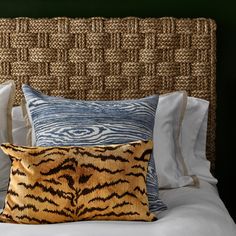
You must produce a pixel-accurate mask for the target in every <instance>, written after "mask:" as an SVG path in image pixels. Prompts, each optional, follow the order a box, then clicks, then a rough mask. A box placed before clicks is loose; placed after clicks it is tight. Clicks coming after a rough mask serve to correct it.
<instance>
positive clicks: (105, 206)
mask: <svg viewBox="0 0 236 236" xmlns="http://www.w3.org/2000/svg"><path fill="white" fill-rule="evenodd" d="M1 147H2V149H3V151H4V152H5V153H6V154H8V155H9V157H10V158H11V160H12V168H11V176H10V184H9V189H8V193H7V197H6V200H5V207H4V210H3V213H2V214H1V215H0V221H3V222H9V223H25V224H42V223H62V222H70V221H79V220H131V221H153V220H156V217H155V215H154V214H152V213H150V212H149V208H148V198H147V190H146V175H147V168H148V161H149V159H150V155H151V152H152V141H136V142H131V143H128V144H122V145H121V144H118V145H117V144H116V145H106V146H104V145H103V146H94V147H31V148H30V147H21V146H15V145H10V144H5V145H4V144H3V145H2V146H1Z"/></svg>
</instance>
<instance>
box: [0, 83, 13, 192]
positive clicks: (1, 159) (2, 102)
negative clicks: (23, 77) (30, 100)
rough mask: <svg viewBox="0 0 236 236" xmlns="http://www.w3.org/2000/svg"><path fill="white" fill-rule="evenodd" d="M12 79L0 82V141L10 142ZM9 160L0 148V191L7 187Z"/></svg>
mask: <svg viewBox="0 0 236 236" xmlns="http://www.w3.org/2000/svg"><path fill="white" fill-rule="evenodd" d="M14 95H15V84H14V81H7V82H5V83H3V84H0V142H1V143H4V142H12V123H11V122H12V120H11V109H12V105H13V102H14ZM9 172H10V160H9V158H8V157H6V155H5V154H3V152H2V150H0V191H4V190H6V189H7V187H8V181H9Z"/></svg>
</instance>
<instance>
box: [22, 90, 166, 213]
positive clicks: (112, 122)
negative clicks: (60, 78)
mask: <svg viewBox="0 0 236 236" xmlns="http://www.w3.org/2000/svg"><path fill="white" fill-rule="evenodd" d="M22 89H23V92H24V96H25V99H26V105H27V110H28V112H29V116H30V120H31V122H32V128H33V130H34V135H35V141H36V145H37V146H85V145H86V146H88V145H89V146H92V145H103V144H104V145H107V144H122V143H128V142H132V141H135V140H148V139H152V137H153V127H154V121H155V113H156V108H157V104H158V95H154V96H149V97H146V98H142V99H136V100H120V101H82V100H71V99H65V98H61V97H52V96H47V95H44V94H42V93H40V92H39V91H36V90H35V89H33V88H31V87H30V86H28V85H23V86H22ZM147 192H148V199H149V208H150V211H152V212H155V211H160V210H164V209H166V206H165V205H164V204H163V203H162V201H161V200H160V199H159V197H158V182H157V174H156V169H155V162H154V159H153V155H152V157H151V159H150V162H149V167H148V175H147Z"/></svg>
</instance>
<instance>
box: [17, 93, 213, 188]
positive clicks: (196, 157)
mask: <svg viewBox="0 0 236 236" xmlns="http://www.w3.org/2000/svg"><path fill="white" fill-rule="evenodd" d="M187 101H188V107H187V110H186V105H187ZM196 101H202V100H200V99H196ZM196 104H203V108H201V109H200V111H199V106H196ZM205 104H206V103H204V102H203V103H199V102H198V103H196V102H195V98H189V97H187V95H186V92H173V93H169V94H164V95H161V96H160V97H159V104H158V107H157V113H158V116H156V119H155V126H154V137H153V140H154V158H155V162H156V163H155V164H156V167H157V174H158V181H159V188H176V187H181V186H186V185H197V184H198V179H197V178H196V175H197V176H198V177H199V178H201V179H204V180H206V181H208V182H211V183H215V182H216V179H214V178H213V177H212V175H211V174H210V171H209V161H207V160H206V157H205V146H206V129H207V117H206V114H207V113H206V112H204V109H205V107H206V106H204V105H205ZM207 104H208V103H207ZM207 107H208V106H207ZM192 109H193V110H194V109H196V111H195V112H191V111H192ZM195 116H196V118H195ZM196 120H199V122H195V121H196ZM202 121H204V122H202ZM182 122H184V123H183V124H182ZM189 122H190V124H192V125H190V127H189V125H188V124H189ZM199 125H200V126H201V127H200V126H199ZM195 126H199V127H200V130H199V132H196V131H195V130H196V129H198V128H197V127H195ZM28 130H29V128H27V125H26V123H25V119H24V118H23V114H22V111H21V108H20V107H14V108H13V141H14V143H15V144H18V145H28V144H29V142H28V141H27V132H28ZM180 134H181V136H179V135H180ZM183 134H184V137H183ZM196 134H197V137H196V138H194V140H195V141H194V142H195V144H191V143H190V144H189V137H192V136H193V137H194V136H196ZM179 142H180V145H179ZM189 149H190V150H189ZM191 149H192V151H191ZM189 152H191V153H192V155H189V154H188V153H189ZM191 157H192V158H191ZM188 159H190V160H189V161H188ZM196 163H198V164H196ZM192 166H193V167H192Z"/></svg>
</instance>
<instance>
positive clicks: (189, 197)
mask: <svg viewBox="0 0 236 236" xmlns="http://www.w3.org/2000/svg"><path fill="white" fill-rule="evenodd" d="M160 195H161V198H162V199H163V201H164V202H165V203H167V205H168V207H169V210H167V211H164V212H162V213H161V214H159V220H158V221H156V222H153V223H142V222H98V221H97V222H94V221H93V222H92V221H90V222H75V223H66V224H54V225H17V224H5V223H0V235H3V236H80V235H83V236H126V235H129V236H133V235H135V236H141V235H145V236H208V235H210V236H213V235H214V236H236V226H235V224H234V222H233V220H232V218H231V217H230V216H229V213H228V211H227V210H226V208H225V206H224V204H223V203H222V201H221V200H220V198H219V196H218V193H217V190H216V188H215V187H214V186H212V185H210V184H209V183H207V182H203V181H201V182H200V188H198V189H197V188H194V187H182V188H178V189H170V190H162V191H160ZM2 200H3V195H0V203H1V201H2Z"/></svg>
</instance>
